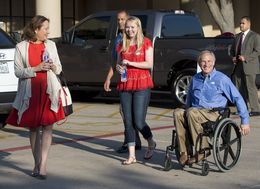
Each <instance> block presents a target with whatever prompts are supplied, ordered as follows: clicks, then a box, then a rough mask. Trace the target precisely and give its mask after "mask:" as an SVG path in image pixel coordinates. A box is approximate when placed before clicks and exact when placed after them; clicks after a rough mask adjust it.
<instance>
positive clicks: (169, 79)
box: [57, 10, 233, 105]
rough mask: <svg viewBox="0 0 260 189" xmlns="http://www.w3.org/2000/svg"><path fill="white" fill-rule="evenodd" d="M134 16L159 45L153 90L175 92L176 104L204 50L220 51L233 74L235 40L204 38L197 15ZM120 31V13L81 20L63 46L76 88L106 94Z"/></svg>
mask: <svg viewBox="0 0 260 189" xmlns="http://www.w3.org/2000/svg"><path fill="white" fill-rule="evenodd" d="M129 13H130V15H134V16H137V17H139V18H140V20H141V22H142V27H143V31H144V35H145V36H146V37H148V38H150V39H151V40H152V42H153V45H154V67H153V69H152V70H151V72H152V77H153V81H154V84H155V87H154V89H153V90H155V91H161V92H171V94H172V98H173V100H174V104H178V105H181V104H184V102H185V99H186V94H187V90H188V86H189V82H190V80H191V77H192V75H194V73H196V66H197V61H196V60H197V56H198V54H199V52H200V51H202V50H205V49H207V50H211V51H214V53H215V55H216V57H217V61H216V68H217V69H218V70H220V71H222V72H224V73H225V74H227V75H228V76H230V75H231V73H232V70H233V64H232V63H231V58H230V57H229V48H230V46H231V44H232V42H233V37H224V36H223V37H221V36H218V37H209V38H206V37H204V33H203V30H202V26H201V24H200V21H199V19H198V17H197V16H196V15H195V14H194V13H191V12H185V11H182V10H171V11H163V10H161V11H156V10H140V11H138V10H135V11H129ZM117 30H118V28H117V12H116V11H106V12H100V13H96V14H93V15H90V16H87V17H86V18H84V19H83V20H81V21H80V22H79V23H78V24H76V25H75V26H73V27H72V28H70V29H69V30H68V31H66V32H65V33H64V35H63V38H62V40H61V41H59V42H57V47H58V51H59V55H60V59H61V62H62V65H63V71H64V73H65V75H66V79H67V80H68V85H69V87H70V88H71V89H72V90H84V91H89V92H91V94H93V95H94V94H96V93H95V92H96V91H102V90H103V83H104V81H105V78H106V75H107V72H108V69H109V67H110V66H111V65H114V64H115V61H114V60H113V58H112V50H113V48H114V41H115V37H116V35H117ZM115 75H118V74H115ZM117 79H118V76H117V77H114V78H113V80H112V83H111V85H112V86H116V82H117Z"/></svg>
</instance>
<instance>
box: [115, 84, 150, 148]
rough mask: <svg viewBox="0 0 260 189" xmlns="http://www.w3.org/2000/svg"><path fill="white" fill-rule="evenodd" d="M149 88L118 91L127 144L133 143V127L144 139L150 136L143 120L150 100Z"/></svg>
mask: <svg viewBox="0 0 260 189" xmlns="http://www.w3.org/2000/svg"><path fill="white" fill-rule="evenodd" d="M150 95H151V91H150V89H146V90H141V91H122V92H120V102H121V107H122V111H123V116H124V119H123V120H124V125H125V135H126V142H127V143H128V145H130V146H133V145H135V141H136V131H135V127H136V128H137V129H138V130H139V131H140V132H141V134H142V135H143V137H144V138H145V139H149V138H151V137H152V132H151V129H150V127H149V126H148V125H147V123H146V122H145V118H146V113H147V108H148V104H149V101H150Z"/></svg>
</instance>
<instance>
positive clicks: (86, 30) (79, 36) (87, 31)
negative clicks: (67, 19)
mask: <svg viewBox="0 0 260 189" xmlns="http://www.w3.org/2000/svg"><path fill="white" fill-rule="evenodd" d="M109 24H110V17H96V18H92V19H89V20H86V21H85V22H83V23H81V24H80V25H78V26H76V28H75V31H74V40H73V41H74V43H80V41H86V40H89V39H106V36H107V32H108V28H109Z"/></svg>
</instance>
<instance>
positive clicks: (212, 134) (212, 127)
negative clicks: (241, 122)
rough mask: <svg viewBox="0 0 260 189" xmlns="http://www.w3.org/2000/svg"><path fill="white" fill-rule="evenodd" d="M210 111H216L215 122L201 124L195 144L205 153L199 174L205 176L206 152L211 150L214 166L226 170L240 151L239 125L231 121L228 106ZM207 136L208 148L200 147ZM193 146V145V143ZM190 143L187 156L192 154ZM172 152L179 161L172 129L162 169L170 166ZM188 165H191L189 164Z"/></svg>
mask: <svg viewBox="0 0 260 189" xmlns="http://www.w3.org/2000/svg"><path fill="white" fill-rule="evenodd" d="M211 111H218V112H219V114H220V115H219V117H218V118H217V120H216V121H215V122H212V121H208V122H206V123H203V124H202V127H203V133H201V134H200V135H199V136H198V139H197V144H195V146H196V145H200V146H199V152H203V153H205V158H204V159H203V160H202V163H201V165H202V169H201V175H202V176H206V175H208V173H209V163H208V161H207V155H206V153H207V152H208V153H209V154H211V151H212V152H213V158H214V161H215V164H216V166H217V167H218V169H219V170H220V171H221V172H226V171H228V170H230V169H231V168H232V167H234V166H235V165H236V163H237V162H238V160H239V157H240V153H241V133H240V129H239V126H238V125H237V124H236V123H235V122H234V121H232V120H231V119H230V118H229V117H230V109H229V108H215V109H213V110H211ZM203 137H207V139H208V142H209V148H206V149H201V142H202V140H201V139H202V138H203ZM193 146H194V145H193ZM193 146H192V145H190V147H189V149H188V155H189V157H190V156H192V155H193V151H194V149H197V148H194V147H193ZM172 154H175V156H176V159H177V160H178V161H179V159H180V152H179V148H178V140H177V137H176V130H175V129H173V131H172V142H171V145H169V146H167V147H166V153H165V161H164V170H165V171H169V170H170V169H171V168H172V165H173V162H172ZM189 166H190V167H191V166H192V165H189Z"/></svg>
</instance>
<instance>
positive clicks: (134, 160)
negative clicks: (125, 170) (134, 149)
mask: <svg viewBox="0 0 260 189" xmlns="http://www.w3.org/2000/svg"><path fill="white" fill-rule="evenodd" d="M134 163H136V158H135V157H129V158H128V159H127V160H125V161H123V162H122V164H123V165H131V164H134Z"/></svg>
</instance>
